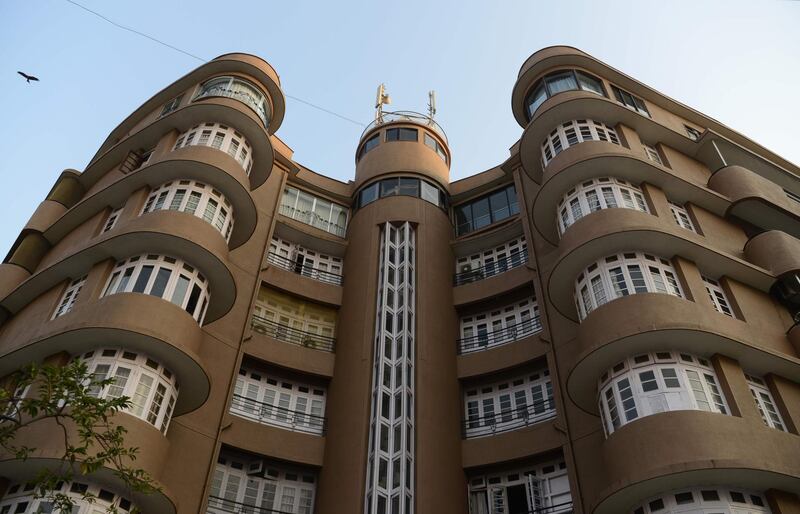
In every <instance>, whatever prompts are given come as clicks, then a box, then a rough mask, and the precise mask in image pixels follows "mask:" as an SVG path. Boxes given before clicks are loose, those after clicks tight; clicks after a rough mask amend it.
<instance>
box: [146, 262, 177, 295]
mask: <svg viewBox="0 0 800 514" xmlns="http://www.w3.org/2000/svg"><path fill="white" fill-rule="evenodd" d="M170 275H172V270H169V269H167V268H159V269H158V273H156V279H155V281H153V287H152V288H151V289H150V294H151V295H153V296H158V297H162V296H163V295H164V289H166V288H167V282H168V281H169V276H170Z"/></svg>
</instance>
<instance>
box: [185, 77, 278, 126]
mask: <svg viewBox="0 0 800 514" xmlns="http://www.w3.org/2000/svg"><path fill="white" fill-rule="evenodd" d="M218 97H221V98H233V99H234V100H238V101H239V102H241V103H243V104H244V105H246V106H247V107H249V108H250V109H252V110H253V112H255V113H256V115H257V116H258V117H259V119H260V120H261V121H262V123H264V128H265V129H266V128H267V127H269V122H270V118H271V117H272V112H271V108H270V103H269V100H268V99H267V95H266V94H265V93H264V92H263V91H261V89H260V88H259V87H258V86H256V85H255V84H253V83H252V82H250V81H249V80H246V79H243V78H241V77H238V76H235V75H230V76H227V75H221V76H216V77H214V78H211V79H209V80H207V81H206V82H204V83H203V84H202V85H201V86H200V88H199V89H198V90H197V93H196V94H195V95H194V97H193V98H192V102H196V101H198V100H202V99H204V98H218Z"/></svg>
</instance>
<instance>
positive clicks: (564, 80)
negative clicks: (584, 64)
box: [525, 70, 606, 120]
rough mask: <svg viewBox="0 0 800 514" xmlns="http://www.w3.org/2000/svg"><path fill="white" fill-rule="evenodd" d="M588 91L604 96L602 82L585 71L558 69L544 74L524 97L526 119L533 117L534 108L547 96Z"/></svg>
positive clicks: (604, 91)
mask: <svg viewBox="0 0 800 514" xmlns="http://www.w3.org/2000/svg"><path fill="white" fill-rule="evenodd" d="M578 90H582V91H588V92H590V93H595V94H598V95H600V96H606V90H605V88H604V87H603V82H602V81H601V80H600V79H599V78H597V77H595V76H593V75H590V74H588V73H586V72H583V71H578V70H559V71H556V72H553V73H550V74H548V75H546V76H545V77H544V78H542V79H540V80H539V81H538V82H537V83H536V84H535V85H534V86H533V88H531V90H530V92H529V93H528V95H527V96H526V97H525V108H526V114H527V116H528V120H530V119H531V118H533V115H534V113H535V112H536V109H538V108H539V106H540V105H542V104H543V103H544V101H545V100H547V99H548V98H550V97H552V96H554V95H557V94H558V93H563V92H565V91H578Z"/></svg>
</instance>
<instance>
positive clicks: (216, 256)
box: [0, 211, 236, 323]
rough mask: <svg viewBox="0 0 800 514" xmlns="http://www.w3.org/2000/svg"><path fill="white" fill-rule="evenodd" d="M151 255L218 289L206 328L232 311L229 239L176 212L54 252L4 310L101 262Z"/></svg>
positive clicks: (7, 299) (11, 309) (158, 214)
mask: <svg viewBox="0 0 800 514" xmlns="http://www.w3.org/2000/svg"><path fill="white" fill-rule="evenodd" d="M148 253H154V254H161V255H169V256H172V257H176V258H179V259H183V260H186V261H187V262H189V263H191V264H192V265H193V266H196V267H197V269H199V270H200V271H201V272H202V273H203V275H205V277H206V278H207V279H208V281H209V283H210V285H211V289H212V290H213V294H212V295H211V300H210V302H209V305H208V310H207V311H206V317H205V323H210V322H212V321H215V320H217V319H219V318H220V317H222V316H223V315H225V314H226V313H227V312H228V311H229V310H230V308H231V307H232V306H233V302H234V300H235V298H236V284H235V283H234V280H233V275H232V274H231V272H230V270H229V269H228V266H227V256H228V246H227V244H226V243H225V239H223V237H222V236H221V235H220V233H219V232H218V231H217V230H216V229H215V228H214V227H212V226H211V225H209V224H208V223H206V222H205V221H203V220H201V219H200V218H197V217H196V216H192V215H189V214H186V213H180V212H173V211H158V212H155V213H151V214H148V215H147V216H141V217H138V218H134V219H132V220H128V221H127V222H126V223H124V224H120V225H119V226H117V227H115V228H114V229H113V230H111V231H109V232H106V233H104V234H101V235H99V236H97V237H95V238H93V239H91V240H89V241H88V242H87V241H80V242H78V243H76V244H74V245H73V246H72V247H69V248H65V249H62V250H61V251H59V252H58V253H54V252H51V255H52V257H51V258H50V261H49V262H43V263H42V264H41V266H40V269H39V271H37V272H36V273H35V274H34V275H32V276H31V277H30V278H29V279H27V280H26V281H25V282H23V283H22V284H20V285H19V286H18V287H17V288H16V289H14V290H13V291H12V292H11V293H10V294H9V295H8V296H6V297H5V298H4V299H3V300H2V301H0V306H2V307H5V308H6V309H7V310H8V311H9V312H12V313H16V312H18V311H19V310H21V309H22V308H23V307H24V306H25V305H27V304H28V303H30V302H31V301H33V300H34V299H35V298H37V297H38V296H39V295H41V294H43V293H44V292H45V291H47V290H48V289H50V288H51V287H53V286H55V285H57V284H58V283H59V282H61V281H63V280H66V279H67V278H69V277H74V276H80V275H81V274H84V273H86V271H88V270H89V268H90V267H91V266H92V265H94V264H95V263H97V262H100V261H104V260H106V259H108V258H110V257H111V258H115V259H116V260H118V261H120V260H125V259H127V258H128V257H130V256H132V255H137V254H148ZM49 257H50V256H49Z"/></svg>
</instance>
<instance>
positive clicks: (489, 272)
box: [456, 236, 528, 283]
mask: <svg viewBox="0 0 800 514" xmlns="http://www.w3.org/2000/svg"><path fill="white" fill-rule="evenodd" d="M527 262H528V242H527V241H526V240H525V236H520V237H517V238H515V239H512V240H511V241H506V242H505V243H503V244H501V245H498V246H495V247H494V248H487V249H486V250H482V251H481V252H478V253H475V254H472V255H468V256H465V257H459V258H458V259H457V260H456V274H458V275H463V274H464V273H469V274H470V276H469V277H467V278H465V279H463V280H462V281H461V283H467V282H473V281H475V280H481V279H484V278H489V277H492V276H494V275H499V274H500V273H505V272H506V271H508V270H510V269H513V268H516V267H517V266H522V265H523V264H527Z"/></svg>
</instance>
